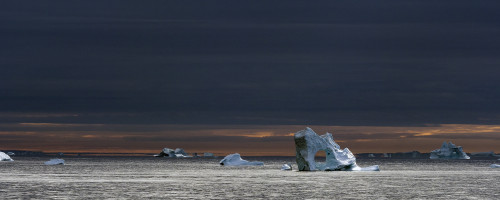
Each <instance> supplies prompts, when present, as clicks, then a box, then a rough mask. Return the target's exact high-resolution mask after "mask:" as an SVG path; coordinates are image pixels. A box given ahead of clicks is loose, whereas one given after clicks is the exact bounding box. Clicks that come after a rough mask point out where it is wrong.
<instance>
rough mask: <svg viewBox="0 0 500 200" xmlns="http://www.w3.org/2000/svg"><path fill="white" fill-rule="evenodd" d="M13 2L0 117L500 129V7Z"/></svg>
mask: <svg viewBox="0 0 500 200" xmlns="http://www.w3.org/2000/svg"><path fill="white" fill-rule="evenodd" d="M3 4H4V5H2V6H1V7H0V16H1V17H0V39H1V40H2V46H1V47H0V52H1V54H0V59H1V63H0V64H1V68H2V73H0V93H1V95H0V111H2V112H12V113H23V112H40V113H59V112H60V113H76V114H78V116H77V117H72V116H70V117H60V118H52V119H47V118H45V119H43V120H40V122H43V121H44V120H45V122H47V120H48V121H49V122H50V121H51V120H54V122H69V123H170V124H172V123H183V124H204V123H205V124H246V123H250V124H326V125H354V124H356V125H363V124H365V125H374V124H388V125H405V124H425V123H483V124H495V123H500V117H499V114H498V113H499V111H500V107H499V105H498V103H497V102H499V100H500V90H498V88H499V87H500V82H498V81H497V75H498V74H499V68H498V65H499V64H500V59H499V58H498V55H499V54H500V50H499V48H498V46H500V38H499V37H498V35H499V34H500V28H499V26H498V25H499V23H500V21H499V19H500V14H499V12H498V10H499V8H500V3H498V2H497V1H481V2H480V3H479V2H469V1H440V2H430V1H429V2H421V1H384V2H380V3H375V2H371V1H353V2H351V1H350V2H330V1H325V2H321V3H318V4H314V5H313V4H310V3H306V2H300V1H297V2H296V1H289V2H287V3H286V4H283V2H279V1H262V2H243V1H217V3H215V2H211V1H190V2H183V1H180V2H179V1H149V2H147V3H144V2H135V1H106V2H100V1H72V2H66V1H51V2H38V1H33V2H29V3H26V2H23V3H20V2H7V3H3ZM99 116H102V117H99ZM110 116H111V117H110ZM0 118H2V116H0ZM6 120H7V122H8V121H9V120H10V121H11V122H25V119H24V118H7V117H6ZM29 122H37V119H33V118H30V119H29Z"/></svg>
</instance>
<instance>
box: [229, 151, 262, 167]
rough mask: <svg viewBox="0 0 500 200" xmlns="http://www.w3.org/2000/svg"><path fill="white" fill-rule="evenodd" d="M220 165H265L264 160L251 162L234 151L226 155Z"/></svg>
mask: <svg viewBox="0 0 500 200" xmlns="http://www.w3.org/2000/svg"><path fill="white" fill-rule="evenodd" d="M219 164H220V165H227V166H240V165H264V163H263V162H258V161H254V162H250V161H246V160H243V159H241V156H240V154H239V153H233V154H229V155H227V156H226V157H224V158H223V159H222V160H221V161H220V162H219Z"/></svg>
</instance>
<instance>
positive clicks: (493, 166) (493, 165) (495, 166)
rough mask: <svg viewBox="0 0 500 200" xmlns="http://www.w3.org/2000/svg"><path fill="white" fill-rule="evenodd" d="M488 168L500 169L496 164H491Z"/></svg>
mask: <svg viewBox="0 0 500 200" xmlns="http://www.w3.org/2000/svg"><path fill="white" fill-rule="evenodd" d="M490 167H491V168H500V165H498V164H492V165H490Z"/></svg>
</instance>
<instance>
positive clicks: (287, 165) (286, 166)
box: [281, 164, 292, 171]
mask: <svg viewBox="0 0 500 200" xmlns="http://www.w3.org/2000/svg"><path fill="white" fill-rule="evenodd" d="M281 170H283V171H289V170H292V165H290V164H283V165H282V166H281Z"/></svg>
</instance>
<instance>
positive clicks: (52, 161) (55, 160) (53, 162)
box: [45, 158, 64, 165]
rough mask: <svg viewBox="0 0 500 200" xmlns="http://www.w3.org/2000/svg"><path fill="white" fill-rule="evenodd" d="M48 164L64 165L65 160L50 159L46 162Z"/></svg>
mask: <svg viewBox="0 0 500 200" xmlns="http://www.w3.org/2000/svg"><path fill="white" fill-rule="evenodd" d="M45 164H46V165H64V160H63V159H59V158H56V159H50V160H49V161H47V162H45Z"/></svg>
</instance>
